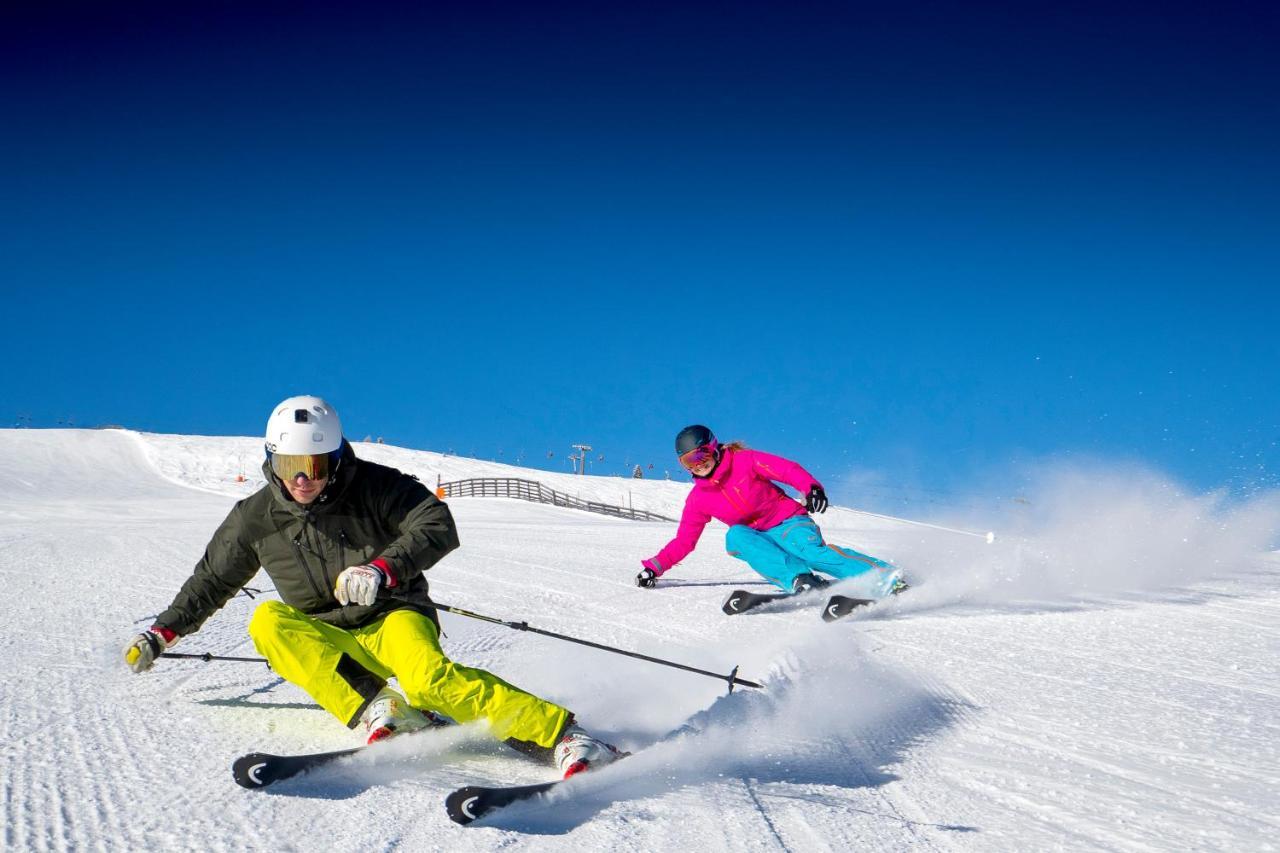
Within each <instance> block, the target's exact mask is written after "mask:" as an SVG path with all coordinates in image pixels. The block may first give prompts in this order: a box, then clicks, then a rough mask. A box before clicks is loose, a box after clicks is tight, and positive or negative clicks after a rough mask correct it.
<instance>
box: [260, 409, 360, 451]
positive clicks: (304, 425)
mask: <svg viewBox="0 0 1280 853" xmlns="http://www.w3.org/2000/svg"><path fill="white" fill-rule="evenodd" d="M341 447H342V422H341V421H339V420H338V413H337V412H336V411H334V409H333V406H330V405H329V404H328V403H326V402H325V401H324V400H322V399H320V398H319V397H311V396H302V397H290V398H289V399H287V400H282V401H281V402H280V404H279V405H277V406H276V407H275V408H274V409H272V411H271V417H270V418H268V419H267V453H281V454H288V455H291V456H304V455H316V454H321V453H332V452H333V451H335V450H338V449H339V448H341Z"/></svg>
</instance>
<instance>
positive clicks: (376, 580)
mask: <svg viewBox="0 0 1280 853" xmlns="http://www.w3.org/2000/svg"><path fill="white" fill-rule="evenodd" d="M386 579H387V578H386V575H384V574H383V573H382V570H381V569H379V568H378V567H377V566H350V567H349V568H346V569H343V570H342V574H340V575H338V583H337V585H335V586H334V588H333V594H334V595H336V596H337V597H338V603H339V604H341V605H342V606H344V607H345V606H347V605H348V604H359V605H362V606H364V607H368V606H369V605H370V604H373V602H374V601H375V600H377V598H378V588H379V587H381V586H382V584H383V583H385V582H386Z"/></svg>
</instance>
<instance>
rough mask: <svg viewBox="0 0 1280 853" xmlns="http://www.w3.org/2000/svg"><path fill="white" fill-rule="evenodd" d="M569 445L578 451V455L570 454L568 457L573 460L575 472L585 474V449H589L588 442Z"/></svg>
mask: <svg viewBox="0 0 1280 853" xmlns="http://www.w3.org/2000/svg"><path fill="white" fill-rule="evenodd" d="M570 446H571V447H572V448H573V449H574V450H576V451H578V455H577V456H570V457H569V458H570V459H572V460H573V461H574V462H575V465H574V467H575V468H577V469H578V470H577V472H576V473H578V474H585V473H587V451H589V450H590V449H591V445H589V444H573V445H570Z"/></svg>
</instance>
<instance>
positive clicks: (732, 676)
mask: <svg viewBox="0 0 1280 853" xmlns="http://www.w3.org/2000/svg"><path fill="white" fill-rule="evenodd" d="M432 606H433V607H435V608H436V609H437V610H443V611H445V612H446V613H453V614H455V615H457V616H467V617H469V618H471V619H479V620H481V621H482V622H492V623H493V624H495V625H505V626H506V627H508V628H514V629H515V630H517V631H532V632H533V633H535V634H542V635H543V636H544V637H554V638H555V639H557V640H566V641H568V642H570V643H577V644H579V645H582V646H590V647H591V648H593V649H600V650H601V651H605V652H613V653H614V654H617V655H626V656H627V657H629V658H639V659H640V660H647V661H649V662H650V663H658V664H662V665H663V666H670V667H675V668H676V669H683V670H684V671H685V672H696V673H698V674H699V675H707V676H710V677H711V678H718V679H721V680H722V681H728V682H729V692H730V693H732V692H733V687H734V685H735V684H741V685H743V686H744V687H760V688H763V687H764V685H763V684H757V683H756V682H754V681H748V680H747V679H745V678H738V668H737V667H736V666H735V667H734V668H733V671H732V672H730V673H729V674H728V675H724V674H723V673H719V672H711V671H709V670H705V669H698V668H697V667H694V666H685V665H684V664H682V663H676V662H674V661H669V660H663V659H662V658H655V657H651V656H649V655H642V654H640V653H639V652H628V651H626V650H624V649H615V648H614V647H613V646H606V645H602V644H601V643H593V642H591V641H590V640H580V639H578V638H577V637H569V636H566V635H564V634H557V633H555V632H554V631H544V630H542V629H541V628H535V627H533V626H532V625H530V624H529V623H528V622H507V621H505V620H503V619H495V618H494V617H492V616H482V615H481V614H479V613H472V612H471V611H470V610H463V609H462V608H460V607H450V606H449V605H447V604H441V603H439V602H438V601H437V602H432Z"/></svg>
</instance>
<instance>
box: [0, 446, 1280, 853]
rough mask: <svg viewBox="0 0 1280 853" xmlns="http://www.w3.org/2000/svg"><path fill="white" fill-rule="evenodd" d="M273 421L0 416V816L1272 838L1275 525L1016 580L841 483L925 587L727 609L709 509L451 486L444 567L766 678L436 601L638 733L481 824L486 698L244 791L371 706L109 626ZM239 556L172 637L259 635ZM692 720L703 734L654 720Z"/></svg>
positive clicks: (650, 834)
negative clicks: (482, 704)
mask: <svg viewBox="0 0 1280 853" xmlns="http://www.w3.org/2000/svg"><path fill="white" fill-rule="evenodd" d="M260 447H261V443H260V441H259V440H257V439H252V438H213V437H200V436H159V435H150V434H138V433H132V432H127V431H122V430H105V431H92V430H41V431H33V430H2V431H0V582H3V583H4V585H5V588H6V590H7V595H6V596H5V598H4V599H3V601H4V604H3V608H4V609H3V616H4V619H3V628H2V629H0V654H2V655H3V664H4V667H5V671H6V672H7V673H8V674H9V677H8V678H7V679H5V681H4V682H3V686H2V687H0V735H2V736H3V737H2V741H0V802H2V803H3V810H4V813H3V820H4V827H5V828H4V846H3V847H4V849H5V850H24V851H25V850H33V851H44V850H50V851H60V850H143V849H145V850H193V851H194V850H201V851H205V850H268V849H270V850H315V849H326V850H335V851H348V850H349V851H365V850H397V849H406V850H449V851H470V850H492V849H497V848H501V849H503V850H526V849H528V850H560V849H600V850H636V851H640V850H644V851H648V850H671V849H689V850H693V849H697V850H700V851H701V850H708V851H719V850H723V851H743V850H747V851H756V850H759V851H777V850H783V851H814V850H849V849H860V850H885V851H889V850H903V849H913V850H940V851H966V850H1031V849H1037V850H1040V849H1045V850H1049V849H1063V850H1067V849H1069V850H1126V851H1148V850H1170V849H1196V850H1224V851H1226V850H1231V851H1235V850H1243V849H1248V850H1274V849H1276V842H1274V841H1273V840H1272V839H1274V838H1276V837H1277V834H1278V831H1280V817H1277V812H1276V809H1275V803H1276V802H1277V801H1278V798H1280V701H1278V700H1280V673H1278V672H1277V665H1276V661H1277V660H1278V659H1280V654H1278V653H1280V589H1278V585H1277V583H1276V579H1277V573H1278V567H1280V563H1278V562H1277V559H1276V555H1269V556H1267V557H1263V558H1259V559H1257V560H1253V561H1252V562H1250V563H1249V565H1247V566H1246V565H1238V566H1234V565H1233V566H1227V567H1224V570H1223V571H1222V572H1221V573H1220V574H1218V575H1216V576H1215V575H1214V574H1210V573H1205V574H1201V575H1199V576H1197V577H1196V578H1195V579H1193V580H1192V581H1190V582H1184V583H1179V584H1163V585H1161V584H1156V583H1147V585H1146V586H1145V587H1144V586H1142V584H1141V583H1131V584H1129V587H1130V588H1129V589H1126V590H1123V591H1116V592H1105V591H1103V590H1102V589H1100V588H1094V587H1090V586H1088V585H1087V583H1086V582H1087V580H1088V577H1087V576H1082V577H1083V580H1082V579H1081V577H1076V578H1074V579H1073V580H1074V582H1075V583H1076V584H1077V588H1063V587H1061V586H1059V587H1056V588H1055V587H1054V586H1052V585H1049V584H1047V583H1046V584H1043V585H1040V586H1037V585H1036V584H1035V583H1034V580H1035V578H1034V574H1033V572H1032V570H1030V569H1027V568H1026V567H1027V566H1028V565H1031V566H1032V567H1033V569H1034V568H1035V565H1036V564H1029V563H1028V562H1027V560H1026V559H1025V556H1026V554H1028V553H1033V552H1034V553H1039V552H1038V551H1036V550H1035V549H1034V548H1032V547H1031V546H1030V545H1027V546H1025V547H1024V546H1023V544H1022V543H1019V544H1018V548H1021V549H1022V550H1017V549H1015V548H1014V547H1012V546H1007V547H1003V550H1001V548H1002V546H1001V545H997V546H991V547H988V546H985V545H974V543H972V542H967V541H956V540H955V538H954V537H953V538H951V539H948V538H947V535H946V534H940V533H936V532H934V533H930V532H927V531H925V532H922V530H921V529H920V528H918V527H912V526H907V525H900V524H896V523H895V522H892V521H889V520H885V519H882V518H872V517H869V516H863V515H859V514H857V513H855V512H850V511H848V510H844V509H840V508H832V510H831V511H829V512H828V513H827V514H826V515H825V516H823V517H822V526H823V529H824V532H826V534H827V536H828V538H829V540H830V541H833V542H839V543H848V544H850V545H852V546H854V547H858V548H859V549H860V550H864V551H868V552H871V553H880V554H884V555H886V556H891V557H893V558H895V559H898V560H899V561H900V562H902V563H903V564H904V567H905V568H906V569H907V571H908V573H909V575H910V577H911V579H912V580H913V582H915V583H916V588H915V589H913V590H912V591H911V592H909V593H908V594H907V595H904V596H903V597H902V598H900V599H898V600H895V601H891V602H885V603H882V604H879V605H876V606H874V607H872V608H869V609H868V610H866V611H865V612H863V613H860V614H858V615H857V616H855V617H852V618H849V619H847V620H845V621H843V622H839V623H836V624H834V625H827V624H825V623H823V622H822V621H821V620H820V618H819V608H818V607H817V606H816V605H814V606H792V607H789V608H788V607H782V608H779V609H778V610H776V611H768V612H757V613H752V614H746V615H741V616H736V617H726V616H724V615H722V614H721V612H720V609H719V608H720V604H721V603H722V602H723V600H724V599H725V598H726V597H727V595H728V594H729V592H730V591H731V590H732V589H734V588H736V587H739V586H743V587H746V588H752V589H754V588H761V587H759V586H758V584H759V579H758V578H757V577H756V576H754V575H753V574H751V573H750V572H749V570H747V569H746V568H745V566H743V565H742V564H741V563H739V562H738V561H736V560H734V559H732V558H730V557H728V556H727V555H726V554H725V553H724V550H723V527H722V526H719V525H712V526H711V527H710V528H708V530H707V533H706V534H705V535H704V538H703V541H702V544H701V547H700V549H699V550H698V551H697V552H695V554H694V555H692V556H691V557H690V558H689V559H688V560H687V561H686V563H684V564H682V565H681V566H680V567H679V568H678V569H677V571H676V572H674V573H673V574H672V575H669V576H668V577H666V578H664V579H663V581H662V583H661V585H660V586H659V587H658V588H657V589H655V590H639V589H637V588H636V587H635V586H634V585H633V583H632V577H633V575H634V573H635V571H636V570H637V569H638V561H639V559H640V558H641V557H643V556H647V555H649V554H652V553H653V552H655V551H656V550H657V549H658V547H660V546H661V545H662V544H663V543H664V542H665V541H666V540H667V539H668V538H669V537H670V535H671V534H672V532H673V530H674V525H671V524H665V523H652V522H645V523H637V522H628V521H623V520H619V519H612V518H608V517H604V516H594V515H589V514H585V513H579V512H575V511H572V510H567V509H561V508H556V507H549V506H541V505H535V504H528V503H523V502H519V501H512V500H501V499H456V500H451V501H450V506H451V508H452V510H453V512H454V515H455V517H456V519H457V521H458V525H459V530H460V535H461V540H462V547H461V549H459V550H458V551H457V552H455V553H454V554H451V555H450V556H448V557H447V558H446V559H445V560H444V561H442V562H441V563H440V564H439V565H438V566H436V567H435V568H433V569H432V571H431V575H430V577H431V580H432V591H433V595H434V596H435V597H436V598H437V599H438V600H439V601H441V602H445V603H448V604H451V605H453V606H456V607H461V608H464V609H467V610H472V611H475V612H477V613H481V614H484V615H487V616H492V617H496V618H500V619H504V620H508V621H515V622H519V621H527V622H528V624H529V625H531V626H533V627H536V628H541V629H544V630H548V631H554V632H558V633H563V634H568V635H571V636H577V637H582V638H584V639H588V640H591V641H594V642H599V643H605V644H609V645H614V646H617V647H620V648H623V649H627V650H631V651H637V652H642V653H645V654H651V655H657V656H659V657H664V658H668V659H671V660H674V661H678V662H681V663H686V664H689V665H692V666H697V667H700V668H703V669H708V670H712V671H715V672H720V673H727V672H728V671H729V670H730V669H732V668H733V667H734V666H741V675H742V676H743V677H744V678H751V679H756V680H760V681H762V682H764V683H765V687H766V689H765V690H762V691H757V690H752V689H749V688H739V689H738V690H737V691H735V692H734V693H733V694H732V695H726V692H725V683H724V682H723V681H719V682H717V681H716V680H714V679H710V678H705V677H701V676H697V675H694V674H691V673H685V672H680V671H678V670H674V669H667V668H662V667H658V666H655V665H652V664H647V663H644V662H642V661H636V660H631V659H626V658H622V657H618V656H615V655H610V654H607V653H605V652H601V651H598V650H593V649H589V648H584V647H581V646H576V645H572V644H568V643H564V642H561V641H557V640H555V639H552V638H548V637H543V636H539V635H536V634H533V633H529V632H519V631H513V630H510V629H508V628H505V627H502V626H498V625H493V624H490V623H485V622H480V621H476V620H472V619H467V618H463V617H460V616H455V615H452V614H443V615H442V623H443V625H444V628H445V631H446V639H445V640H444V645H445V648H446V650H447V651H449V653H450V654H451V655H452V656H453V657H454V658H455V659H457V660H459V661H461V662H464V663H468V664H471V665H475V666H482V667H487V668H490V669H493V670H494V671H495V672H497V673H499V674H501V675H504V676H505V677H507V678H509V679H511V680H513V681H515V682H516V683H518V684H520V685H522V686H524V687H526V688H527V689H529V690H532V691H533V692H535V693H539V694H540V695H544V696H546V697H547V698H550V699H553V700H555V701H558V702H561V703H563V704H565V705H567V706H569V707H571V708H572V709H573V710H574V711H575V713H576V714H577V715H578V716H579V718H580V719H581V720H582V721H583V723H584V724H585V725H587V726H588V727H589V728H592V729H595V730H598V731H599V732H601V733H603V734H604V735H606V736H608V737H610V738H612V739H614V741H615V742H617V743H618V744H619V745H621V746H623V747H625V748H627V749H630V750H632V751H633V753H634V754H633V755H632V757H631V758H628V759H627V760H625V761H622V762H619V763H617V764H615V765H613V766H611V767H609V768H606V769H603V770H601V771H599V772H598V773H597V774H594V776H593V777H586V778H584V779H581V780H575V782H573V783H571V784H567V785H565V786H561V787H559V788H558V789H557V790H556V792H555V793H554V794H552V795H551V796H550V797H549V798H548V799H547V801H545V802H533V803H524V804H517V805H515V806H512V807H510V808H508V809H506V810H502V811H500V812H497V813H495V814H494V815H492V816H490V817H487V818H486V819H485V820H483V821H481V822H480V823H478V824H476V825H475V826H472V827H468V828H463V827H458V826H456V825H454V824H452V823H451V822H449V820H448V819H447V817H446V816H445V813H444V808H443V799H444V796H445V795H446V794H447V793H448V792H449V791H450V790H452V789H453V788H455V787H458V786H461V785H464V784H512V783H528V782H535V781H542V780H545V779H548V778H550V777H551V776H552V775H553V774H552V773H551V771H549V770H548V769H547V768H545V767H542V766H539V765H536V764H533V763H531V762H529V761H527V760H524V759H522V758H521V757H519V756H517V755H516V754H515V753H513V752H511V751H509V750H507V749H506V748H505V747H503V746H501V745H499V744H495V743H493V742H492V741H491V740H489V739H488V738H487V737H486V736H485V734H484V732H483V731H482V730H481V728H480V727H477V726H464V727H455V728H450V729H446V730H442V731H435V732H426V733H423V734H422V735H420V736H416V737H414V738H401V739H399V740H395V741H391V742H388V743H386V744H381V745H379V746H378V747H376V748H374V749H372V750H368V751H365V752H362V753H360V754H359V755H356V756H354V757H352V758H349V759H343V760H341V761H339V762H336V763H335V764H334V765H332V766H330V767H328V768H325V769H322V770H317V771H315V772H313V773H310V774H307V775H304V776H302V777H299V778H296V779H293V780H289V781H287V782H283V783H280V784H278V785H277V786H274V787H273V788H271V789H269V790H265V791H244V790H242V789H240V788H239V787H238V786H236V785H235V784H234V783H233V782H232V780H231V774H230V764H231V761H232V760H233V759H234V758H235V757H237V756H238V755H241V754H243V753H246V752H249V751H254V750H260V751H266V752H275V753H293V752H310V751H319V750H325V749H335V748H341V747H344V746H350V745H354V744H355V743H357V742H358V739H357V738H356V737H355V736H354V735H353V734H352V733H350V732H348V731H347V730H346V729H345V728H344V727H343V726H341V725H340V724H338V723H337V722H336V721H335V720H332V719H331V718H329V717H328V715H327V714H325V713H324V712H323V711H321V710H320V709H319V708H318V707H316V706H315V705H314V704H312V703H311V701H310V699H309V697H307V696H306V695H305V694H303V693H301V691H299V690H297V689H296V688H294V687H292V686H291V685H289V684H287V683H285V682H283V681H282V680H280V679H279V678H278V677H276V676H274V675H273V674H272V673H271V672H270V671H269V670H267V669H266V668H265V667H263V666H261V665H258V664H232V663H202V662H198V661H176V660H166V661H161V662H160V663H159V664H158V665H157V666H156V668H155V669H154V670H153V671H152V672H150V673H147V674H146V675H143V676H134V675H132V674H131V673H129V672H128V671H127V669H126V668H125V667H124V666H123V664H122V663H121V661H120V655H121V649H122V646H123V644H124V643H125V641H127V640H128V638H129V637H130V636H131V635H132V634H133V633H135V632H136V631H137V630H140V629H142V628H144V627H146V626H148V625H149V624H150V620H151V618H152V617H153V616H154V614H156V613H157V612H159V611H160V610H161V609H163V608H164V607H165V606H167V604H168V603H169V600H170V599H171V598H172V596H173V594H174V592H175V591H176V590H177V588H178V587H179V585H180V584H181V583H182V582H183V581H184V580H185V579H186V577H187V576H188V575H189V573H190V571H191V568H192V566H193V565H194V564H195V562H196V560H197V559H198V558H199V556H200V554H201V553H202V551H203V549H204V546H205V544H206V543H207V540H208V538H209V536H210V535H211V533H212V531H213V530H214V528H215V527H216V526H217V524H218V523H219V522H220V521H221V520H222V518H223V517H224V516H225V514H226V512H227V511H228V509H229V508H230V506H231V504H232V503H233V502H234V501H235V500H237V499H239V498H240V497H244V496H247V495H248V494H251V493H252V492H253V491H254V490H255V489H257V488H258V487H259V486H260V485H261V483H262V479H261V474H260V472H259V471H258V466H259V463H260V452H261V451H260ZM357 453H359V454H360V455H361V456H363V457H365V458H370V459H373V460H375V461H379V462H383V463H386V464H392V465H396V466H397V467H400V468H402V469H403V470H407V471H411V472H412V473H415V474H416V475H418V476H419V477H420V478H421V479H422V480H423V482H425V483H428V484H429V485H434V484H435V482H436V481H437V480H438V479H439V480H450V479H456V478H460V477H469V476H522V477H525V478H528V479H537V480H541V481H543V482H545V483H546V484H547V485H549V486H551V487H552V488H556V489H559V490H561V491H565V492H568V493H570V494H576V495H578V496H580V497H583V498H587V499H591V500H602V501H608V502H613V503H623V504H626V503H630V504H631V505H633V506H635V507H636V508H638V509H648V510H651V511H654V512H660V513H663V514H666V515H670V516H676V515H678V514H679V509H680V505H681V503H682V501H683V497H684V494H685V493H686V492H687V490H688V485H687V484H684V483H675V482H666V481H631V480H621V479H618V478H604V477H573V476H571V475H566V474H551V473H547V472H541V471H528V470H523V469H518V468H513V467H511V466H506V465H501V464H498V463H489V462H482V461H477V460H469V459H460V458H458V457H450V456H443V455H441V454H435V453H429V452H425V451H424V452H419V451H410V450H404V449H401V448H395V447H388V446H385V445H367V444H359V445H357ZM240 476H242V477H243V478H244V480H243V482H241V481H238V480H237V477H240ZM984 549H987V550H984ZM1056 565H1058V566H1059V567H1061V563H1060V562H1059V563H1058V564H1056ZM1064 574H1065V575H1070V572H1066V573H1064ZM1135 577H1137V576H1135ZM1171 577H1173V576H1172V575H1171ZM1057 579H1059V580H1060V579H1061V578H1057ZM1142 580H1143V581H1144V582H1146V579H1145V578H1142ZM250 586H251V587H252V588H254V589H257V590H260V591H261V593H260V595H258V598H256V599H252V598H250V597H248V596H246V595H241V596H237V597H236V598H234V599H233V600H232V601H231V602H229V603H228V605H227V606H226V607H225V608H224V609H223V610H222V611H221V612H220V613H218V614H217V615H215V616H214V617H213V618H212V619H210V620H209V622H208V623H206V625H205V626H204V628H203V629H202V630H201V631H200V632H199V633H198V634H196V635H195V636H193V637H190V638H187V639H185V640H184V641H183V643H182V644H181V645H179V646H178V647H177V648H176V649H175V651H211V652H214V653H216V654H226V655H241V656H256V652H255V650H254V649H253V647H252V644H251V643H250V641H249V639H248V637H247V634H246V633H245V625H246V623H247V620H248V618H249V615H250V614H251V613H252V610H253V608H254V607H255V606H256V604H257V603H258V601H260V600H261V599H262V598H263V597H271V596H272V595H273V594H274V593H273V591H272V589H271V583H270V580H269V579H268V578H266V577H265V575H261V574H260V575H259V576H258V577H256V578H255V579H254V580H253V581H252V582H251V583H250ZM686 724H689V725H692V726H694V727H696V728H697V729H698V730H699V733H698V734H695V735H689V734H674V735H672V734H668V733H670V732H672V731H673V730H676V729H678V728H680V727H681V726H684V725H686Z"/></svg>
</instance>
